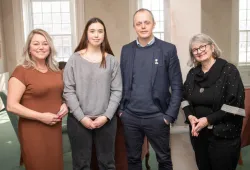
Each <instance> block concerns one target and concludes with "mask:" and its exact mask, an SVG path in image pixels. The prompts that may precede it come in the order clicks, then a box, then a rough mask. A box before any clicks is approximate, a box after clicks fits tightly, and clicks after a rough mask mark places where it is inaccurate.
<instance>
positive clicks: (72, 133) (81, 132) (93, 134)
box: [67, 114, 117, 170]
mask: <svg viewBox="0 0 250 170" xmlns="http://www.w3.org/2000/svg"><path fill="white" fill-rule="evenodd" d="M116 127H117V118H116V116H114V117H113V118H112V119H111V120H110V121H109V122H107V123H106V124H105V125H104V126H103V127H101V128H99V129H94V130H89V129H87V128H85V127H84V126H83V125H82V124H81V123H80V122H79V121H77V120H76V119H75V118H74V117H73V116H72V114H69V116H68V120H67V128H68V135H69V140H70V144H71V149H72V162H73V170H90V163H91V156H92V155H91V154H92V142H94V143H95V147H96V155H97V161H98V166H99V170H115V160H114V154H115V135H116Z"/></svg>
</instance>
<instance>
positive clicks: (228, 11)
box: [201, 0, 235, 61]
mask: <svg viewBox="0 0 250 170" xmlns="http://www.w3.org/2000/svg"><path fill="white" fill-rule="evenodd" d="M232 1H235V0H209V1H208V0H202V1H201V10H202V12H201V21H202V32H203V33H205V34H208V35H209V36H211V37H212V38H213V39H214V40H215V41H216V43H217V44H218V46H219V47H220V48H221V49H222V51H223V58H225V59H227V60H229V61H230V60H231V38H232V35H231V33H232V9H233V8H232ZM215 4H216V5H215Z"/></svg>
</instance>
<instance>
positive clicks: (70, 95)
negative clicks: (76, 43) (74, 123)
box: [63, 53, 122, 121]
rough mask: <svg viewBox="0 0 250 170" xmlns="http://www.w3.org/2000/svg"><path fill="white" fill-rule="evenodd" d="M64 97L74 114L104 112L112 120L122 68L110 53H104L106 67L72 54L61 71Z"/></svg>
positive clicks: (93, 114) (81, 117) (119, 97)
mask: <svg viewBox="0 0 250 170" xmlns="http://www.w3.org/2000/svg"><path fill="white" fill-rule="evenodd" d="M63 81H64V92H63V97H64V99H65V100H66V104H67V106H68V107H69V108H70V112H71V113H73V115H74V117H75V118H76V119H77V120H78V121H80V120H81V119H83V117H84V116H89V117H97V116H101V115H104V116H106V117H107V118H109V119H112V117H113V115H114V113H115V111H116V109H117V107H118V105H119V102H120V100H121V97H122V80H121V70H120V66H119V63H118V61H117V60H116V58H115V57H114V56H112V55H107V56H106V68H101V67H100V63H91V62H89V61H87V60H85V59H84V58H82V57H81V56H80V54H79V53H74V54H73V55H72V56H71V57H70V59H69V61H68V62H67V64H66V67H65V69H64V73H63Z"/></svg>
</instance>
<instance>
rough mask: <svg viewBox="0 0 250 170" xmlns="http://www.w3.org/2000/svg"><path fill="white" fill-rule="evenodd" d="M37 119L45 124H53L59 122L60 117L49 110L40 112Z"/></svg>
mask: <svg viewBox="0 0 250 170" xmlns="http://www.w3.org/2000/svg"><path fill="white" fill-rule="evenodd" d="M38 120H40V121H41V122H43V123H45V124H47V125H55V124H56V123H57V122H61V119H60V117H59V116H58V115H56V114H53V113H50V112H44V113H41V115H39V119H38Z"/></svg>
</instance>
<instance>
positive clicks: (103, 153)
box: [63, 18, 122, 170]
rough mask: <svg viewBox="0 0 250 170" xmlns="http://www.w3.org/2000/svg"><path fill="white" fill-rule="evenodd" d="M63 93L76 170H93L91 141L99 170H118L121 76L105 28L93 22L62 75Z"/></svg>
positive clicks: (97, 22) (87, 27)
mask: <svg viewBox="0 0 250 170" xmlns="http://www.w3.org/2000/svg"><path fill="white" fill-rule="evenodd" d="M63 79H64V93H63V96H64V98H65V100H66V103H67V105H68V107H69V108H70V112H71V114H69V116H68V134H69V139H70V143H71V148H72V158H73V170H82V169H84V170H90V161H91V154H92V141H93V142H94V143H95V146H96V152H97V159H98V165H99V168H100V169H109V170H114V169H115V161H114V153H115V152H114V148H115V134H116V121H117V120H116V116H114V114H115V112H116V109H117V107H118V105H119V102H120V100H121V96H122V80H121V72H120V67H119V63H118V61H117V59H116V58H115V57H114V56H113V52H112V50H111V48H110V45H109V42H108V38H107V33H106V28H105V25H104V23H103V21H101V20H100V19H99V18H92V19H90V20H89V21H88V22H87V24H86V26H85V29H84V32H83V35H82V38H81V41H80V43H79V45H78V46H77V48H76V49H75V53H74V54H73V55H72V56H71V57H70V59H69V61H68V62H67V64H66V67H65V69H64V74H63Z"/></svg>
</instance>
